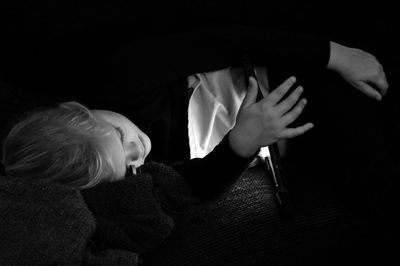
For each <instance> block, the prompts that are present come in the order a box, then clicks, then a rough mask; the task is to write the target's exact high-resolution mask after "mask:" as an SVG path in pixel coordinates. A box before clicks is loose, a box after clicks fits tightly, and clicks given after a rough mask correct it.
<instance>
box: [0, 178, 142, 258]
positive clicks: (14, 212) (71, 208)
mask: <svg viewBox="0 0 400 266" xmlns="http://www.w3.org/2000/svg"><path fill="white" fill-rule="evenodd" d="M0 213H1V218H0V265H116V262H119V263H121V264H125V263H126V264H130V265H135V264H137V262H138V255H137V254H135V253H133V252H127V251H123V250H118V249H103V250H101V249H98V247H97V245H96V243H94V242H93V240H92V237H93V236H94V235H95V234H96V233H95V232H96V221H95V219H94V217H93V216H92V214H91V212H90V211H89V210H88V208H87V206H86V204H85V202H84V200H83V198H82V196H81V194H80V192H79V191H78V190H76V189H72V188H68V187H65V186H61V185H56V184H49V183H45V182H41V181H38V180H22V179H18V178H7V177H4V176H1V177H0ZM104 241H105V239H103V242H104Z"/></svg>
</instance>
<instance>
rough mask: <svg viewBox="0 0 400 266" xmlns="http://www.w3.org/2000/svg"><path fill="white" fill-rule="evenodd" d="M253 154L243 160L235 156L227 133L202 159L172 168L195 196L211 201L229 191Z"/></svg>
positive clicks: (252, 157)
mask: <svg viewBox="0 0 400 266" xmlns="http://www.w3.org/2000/svg"><path fill="white" fill-rule="evenodd" d="M254 157H255V154H254V155H252V156H250V157H248V158H245V157H241V156H239V155H237V154H236V153H235V152H234V151H233V150H232V148H231V147H230V144H229V133H228V134H227V135H226V136H225V137H224V139H223V140H222V141H221V142H220V143H219V144H218V145H217V146H216V147H215V148H214V150H213V151H212V152H210V153H209V154H208V155H207V156H205V157H204V158H195V159H192V160H188V161H186V162H184V163H179V164H175V165H173V167H174V168H175V169H176V170H177V171H178V172H179V173H180V174H181V175H183V176H184V177H185V179H186V180H187V181H188V183H189V184H190V186H191V188H192V189H193V191H194V192H195V193H196V195H197V196H198V197H199V198H201V199H203V200H207V199H211V198H213V197H215V196H217V195H219V194H221V193H223V192H225V191H227V190H228V189H229V187H230V186H231V185H232V184H234V183H235V181H236V180H237V179H238V178H239V177H240V176H241V175H242V174H243V172H244V171H245V170H246V169H247V168H248V166H249V164H250V163H251V161H252V160H253V159H254Z"/></svg>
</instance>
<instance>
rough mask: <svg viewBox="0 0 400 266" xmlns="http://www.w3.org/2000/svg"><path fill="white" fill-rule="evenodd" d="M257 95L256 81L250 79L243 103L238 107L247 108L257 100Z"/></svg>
mask: <svg viewBox="0 0 400 266" xmlns="http://www.w3.org/2000/svg"><path fill="white" fill-rule="evenodd" d="M257 94H258V89H257V81H256V80H255V78H253V77H250V78H249V88H248V89H247V93H246V96H245V97H244V100H243V103H242V105H241V106H240V108H244V107H248V106H249V105H251V104H253V103H255V102H256V100H257Z"/></svg>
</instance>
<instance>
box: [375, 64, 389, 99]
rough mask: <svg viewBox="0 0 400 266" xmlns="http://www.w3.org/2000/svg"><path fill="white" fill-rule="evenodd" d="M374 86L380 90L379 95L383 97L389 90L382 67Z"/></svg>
mask: <svg viewBox="0 0 400 266" xmlns="http://www.w3.org/2000/svg"><path fill="white" fill-rule="evenodd" d="M375 85H376V86H377V88H378V89H379V90H380V93H381V95H382V96H385V95H386V93H387V90H388V88H389V84H388V82H387V79H386V75H385V72H384V71H383V68H382V67H381V69H380V74H379V77H378V78H377V80H376V82H375Z"/></svg>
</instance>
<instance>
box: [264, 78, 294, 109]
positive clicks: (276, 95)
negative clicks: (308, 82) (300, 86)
mask: <svg viewBox="0 0 400 266" xmlns="http://www.w3.org/2000/svg"><path fill="white" fill-rule="evenodd" d="M295 82H296V78H295V77H290V78H288V79H287V80H285V81H284V82H283V83H282V84H281V85H280V86H279V87H278V88H276V90H274V91H273V92H271V94H270V95H268V97H267V98H265V99H266V101H268V102H269V103H270V104H272V105H275V104H277V103H278V102H279V101H280V100H281V99H282V97H283V96H284V95H285V94H286V93H287V92H288V91H289V89H290V88H291V87H292V86H293V84H294V83H295Z"/></svg>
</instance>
